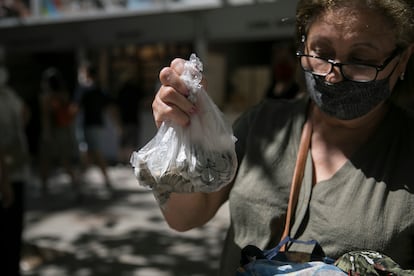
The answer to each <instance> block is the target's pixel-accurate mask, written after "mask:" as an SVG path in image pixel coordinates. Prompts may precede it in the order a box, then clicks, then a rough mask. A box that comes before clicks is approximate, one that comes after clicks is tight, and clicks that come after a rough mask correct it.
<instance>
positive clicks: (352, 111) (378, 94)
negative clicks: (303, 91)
mask: <svg viewBox="0 0 414 276" xmlns="http://www.w3.org/2000/svg"><path fill="white" fill-rule="evenodd" d="M305 79H306V86H307V89H308V91H309V95H310V97H311V99H312V100H313V101H314V102H315V104H316V105H317V106H318V107H319V108H320V109H321V110H322V111H323V112H325V113H327V114H329V115H330V116H333V117H336V118H338V119H341V120H352V119H356V118H359V117H362V116H364V115H366V114H367V113H369V112H370V111H371V110H373V109H374V108H375V107H376V106H377V105H378V104H380V103H381V102H382V101H384V100H386V99H388V98H389V97H390V96H391V90H390V87H389V77H388V78H385V79H382V80H376V81H372V82H353V81H349V80H343V81H341V82H338V83H334V84H331V83H328V82H326V81H325V77H320V76H316V75H313V74H312V73H309V72H305Z"/></svg>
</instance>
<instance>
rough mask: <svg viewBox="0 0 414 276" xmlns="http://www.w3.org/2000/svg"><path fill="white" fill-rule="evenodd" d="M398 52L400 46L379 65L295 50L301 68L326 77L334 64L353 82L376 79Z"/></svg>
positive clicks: (343, 75) (344, 76)
mask: <svg viewBox="0 0 414 276" xmlns="http://www.w3.org/2000/svg"><path fill="white" fill-rule="evenodd" d="M400 52H401V51H400V48H397V49H395V50H394V52H393V53H392V54H391V55H390V56H389V57H388V58H387V59H386V60H385V61H384V62H383V64H382V65H379V66H377V65H370V64H359V63H340V62H336V61H334V60H332V59H327V58H323V57H318V56H313V55H306V54H304V53H302V52H301V51H298V52H296V56H297V57H299V59H300V65H301V66H302V68H303V70H304V71H306V72H310V73H312V74H314V75H317V76H321V77H326V76H327V75H329V74H330V73H331V72H332V70H333V68H334V66H336V67H339V69H340V72H341V74H342V77H343V78H344V79H347V80H350V81H355V82H370V81H374V80H376V79H377V76H378V73H379V72H381V71H382V70H384V69H385V68H386V67H387V65H388V64H389V63H390V62H391V61H392V60H393V59H394V58H395V57H397V56H398V55H399V54H400Z"/></svg>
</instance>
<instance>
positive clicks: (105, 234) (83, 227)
mask: <svg viewBox="0 0 414 276" xmlns="http://www.w3.org/2000/svg"><path fill="white" fill-rule="evenodd" d="M109 175H110V177H111V179H112V180H113V186H114V187H113V188H114V190H113V192H112V194H111V193H109V192H108V191H107V190H106V189H105V186H104V184H103V183H102V182H103V180H102V179H101V176H100V174H99V171H98V170H97V169H94V168H92V169H90V170H88V172H87V174H86V177H85V184H84V185H83V187H82V190H83V194H84V197H83V200H82V201H81V202H78V201H76V197H75V195H74V193H73V191H72V189H71V186H70V185H69V183H68V177H66V176H65V175H63V174H56V175H55V176H53V178H52V179H51V183H53V184H52V185H50V188H51V189H50V194H49V195H47V196H43V195H41V194H40V189H39V186H40V185H38V183H36V181H33V182H32V183H30V184H29V185H28V186H27V189H26V190H27V192H26V196H27V211H26V219H25V232H24V242H25V246H24V259H23V261H22V268H23V269H24V273H23V275H27V276H29V275H30V276H32V275H33V276H38V275H39V276H55V275H56V276H57V275H59V276H66V275H71V276H89V275H93V276H112V275H117V276H129V275H134V276H135V275H139V276H172V275H180V276H182V275H194V276H202V275H215V273H216V270H217V268H218V262H219V257H220V252H221V248H222V241H223V239H224V236H225V233H226V229H227V226H228V222H229V221H228V220H229V219H228V210H227V205H225V206H223V208H222V209H221V210H220V211H219V213H218V215H217V216H216V217H215V218H214V219H213V220H212V221H210V222H209V223H208V224H207V225H205V226H204V227H201V228H198V229H194V230H191V231H188V232H185V233H178V232H175V231H173V230H171V229H169V228H168V226H167V224H166V223H165V221H164V220H163V218H162V215H161V212H160V210H159V208H158V206H157V204H156V202H155V199H154V198H153V195H152V193H151V192H150V191H148V190H146V189H145V188H143V187H140V186H139V185H138V183H137V182H136V180H135V178H134V176H133V173H132V171H131V169H130V167H128V166H126V167H123V166H115V167H111V168H110V169H109Z"/></svg>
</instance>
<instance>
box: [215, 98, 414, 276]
mask: <svg viewBox="0 0 414 276" xmlns="http://www.w3.org/2000/svg"><path fill="white" fill-rule="evenodd" d="M307 105H308V100H307V99H301V100H294V101H283V100H276V101H272V100H265V101H263V102H262V103H261V104H259V105H258V106H256V107H255V108H253V109H252V110H250V111H249V112H247V113H246V114H244V115H243V116H241V117H240V118H239V119H238V120H237V121H236V123H235V125H234V131H235V136H236V137H237V139H238V141H237V143H236V150H237V154H238V159H239V169H238V173H237V175H236V178H235V182H234V186H233V189H232V191H231V193H230V197H229V206H230V214H231V225H230V229H229V231H228V235H227V238H226V241H225V245H224V250H223V256H222V264H221V271H220V275H233V274H234V271H235V270H236V268H237V267H238V265H239V260H240V249H241V248H243V247H244V246H246V245H248V244H254V245H256V246H259V247H261V248H271V247H274V246H275V245H277V243H278V242H279V240H280V237H281V234H282V231H283V227H284V221H285V217H286V209H287V203H288V198H289V191H290V184H291V180H292V176H293V170H294V166H295V161H296V156H297V151H298V148H299V142H300V135H301V131H302V127H303V124H304V121H305V115H306V110H307ZM413 172H414V116H413V114H411V113H409V112H408V111H404V110H401V109H399V108H398V107H396V106H394V105H392V104H391V107H390V110H389V112H388V114H387V116H386V117H385V119H384V121H383V123H382V125H381V126H380V127H379V128H378V129H377V130H376V132H375V134H374V135H373V136H372V137H371V138H370V139H369V141H368V142H367V143H366V144H364V145H363V146H362V147H360V149H359V150H358V151H357V152H356V153H354V155H353V156H352V157H351V158H350V159H349V160H348V161H347V162H346V163H345V164H344V165H343V166H342V167H341V168H340V169H339V170H338V171H337V172H336V173H335V175H334V176H333V177H332V178H330V179H328V180H325V181H321V182H319V183H317V184H316V185H315V186H314V187H312V179H313V168H312V160H311V157H310V154H308V159H307V163H306V168H305V175H304V180H303V183H302V186H301V191H300V195H299V202H298V206H297V208H296V212H295V218H294V223H293V225H292V227H291V236H293V237H294V238H297V239H301V240H310V239H314V240H317V241H318V242H319V243H320V244H321V246H322V248H323V250H324V252H325V254H326V255H327V256H329V257H332V258H337V257H339V256H341V255H342V254H344V253H345V252H348V251H351V250H358V249H370V250H376V251H379V252H382V253H384V254H386V255H388V256H390V257H391V258H393V259H394V261H396V262H397V263H399V264H400V265H401V266H402V267H403V268H406V269H407V268H414V173H413ZM232 273H233V274H232Z"/></svg>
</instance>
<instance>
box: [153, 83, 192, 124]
mask: <svg viewBox="0 0 414 276" xmlns="http://www.w3.org/2000/svg"><path fill="white" fill-rule="evenodd" d="M152 110H153V115H154V119H155V123H156V125H157V127H160V125H161V123H162V122H164V121H172V122H175V123H177V124H179V125H181V126H186V125H188V124H189V122H190V115H192V114H194V113H195V112H196V107H195V105H194V104H193V103H192V102H190V101H189V100H188V99H187V97H185V96H184V95H182V94H181V93H179V92H177V90H175V89H174V88H172V87H171V86H164V85H163V86H161V88H160V90H159V91H158V93H157V95H156V96H155V99H154V101H153V103H152Z"/></svg>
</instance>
